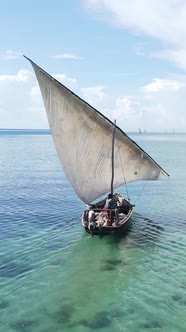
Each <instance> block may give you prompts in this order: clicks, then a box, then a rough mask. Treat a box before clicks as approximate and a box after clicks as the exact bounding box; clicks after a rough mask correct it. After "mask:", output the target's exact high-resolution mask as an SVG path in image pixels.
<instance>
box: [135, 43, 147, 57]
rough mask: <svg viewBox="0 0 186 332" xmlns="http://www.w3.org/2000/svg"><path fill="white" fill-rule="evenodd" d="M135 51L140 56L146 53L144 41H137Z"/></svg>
mask: <svg viewBox="0 0 186 332" xmlns="http://www.w3.org/2000/svg"><path fill="white" fill-rule="evenodd" d="M135 53H136V55H140V56H144V55H145V49H144V43H142V42H141V43H136V48H135Z"/></svg>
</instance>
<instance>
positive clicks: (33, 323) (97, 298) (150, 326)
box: [0, 130, 186, 332]
mask: <svg viewBox="0 0 186 332" xmlns="http://www.w3.org/2000/svg"><path fill="white" fill-rule="evenodd" d="M129 136H130V137H131V138H132V139H133V140H135V141H136V142H137V143H138V144H139V145H140V146H141V147H142V148H143V149H144V150H145V151H146V152H148V153H149V154H150V155H151V156H152V158H154V159H155V160H156V161H157V162H158V163H159V164H160V165H161V166H162V167H163V168H164V169H165V170H166V171H167V172H168V173H169V174H170V177H169V178H167V179H165V180H161V181H155V182H151V181H148V182H138V183H132V184H129V185H128V186H127V189H128V193H129V196H130V199H131V203H133V204H135V211H134V214H133V217H132V221H131V225H130V227H129V229H128V232H127V233H126V234H125V235H121V236H105V237H102V238H99V237H96V236H95V237H91V236H89V235H88V234H87V233H85V231H84V229H83V228H82V226H81V222H80V218H81V214H82V212H83V209H84V207H85V206H84V204H83V203H81V201H79V199H78V198H77V197H76V195H75V194H74V192H73V191H72V189H71V187H70V185H69V183H68V181H67V180H66V178H65V176H64V173H63V170H62V168H61V166H60V163H59V160H58V157H57V155H56V151H55V148H54V144H53V141H52V137H51V135H50V132H49V131H38V130H34V131H32V130H29V131H25V130H21V131H19V130H13V131H12V130H1V131H0V175H1V180H0V332H13V331H18V332H31V331H33V332H61V331H62V332H91V331H98V332H99V331H100V332H101V331H102V332H115V331H123V332H125V331H126V332H128V331H129V332H150V331H153V332H156V331H157V332H159V331H161V332H182V331H183V332H185V331H186V319H185V313H186V254H185V252H186V134H177V133H176V134H173V133H170V134H149V133H147V134H138V133H136V134H135V133H131V134H130V133H129ZM118 191H119V192H120V193H121V194H123V195H126V190H125V187H121V188H120V190H118Z"/></svg>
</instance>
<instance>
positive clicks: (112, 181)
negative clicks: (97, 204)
mask: <svg viewBox="0 0 186 332" xmlns="http://www.w3.org/2000/svg"><path fill="white" fill-rule="evenodd" d="M115 133H116V120H114V129H113V135H112V177H111V190H110V192H111V194H112V195H113V183H114V138H115Z"/></svg>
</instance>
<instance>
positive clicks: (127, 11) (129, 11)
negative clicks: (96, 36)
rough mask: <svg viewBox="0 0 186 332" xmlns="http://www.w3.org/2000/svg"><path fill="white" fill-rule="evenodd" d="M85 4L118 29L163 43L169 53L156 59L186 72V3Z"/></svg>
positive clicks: (118, 0)
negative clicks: (167, 62)
mask: <svg viewBox="0 0 186 332" xmlns="http://www.w3.org/2000/svg"><path fill="white" fill-rule="evenodd" d="M84 3H85V6H86V7H88V8H89V9H90V10H91V13H92V9H94V10H95V11H97V12H100V11H101V12H102V13H103V15H102V17H104V19H105V17H107V18H108V19H110V21H111V23H112V24H113V23H114V24H115V26H117V27H121V28H124V29H129V30H131V31H133V32H137V33H141V34H144V35H147V36H150V37H153V38H155V39H157V40H159V41H161V42H163V43H164V45H165V46H166V48H167V50H165V51H164V52H157V53H156V55H158V56H159V57H163V58H166V59H168V60H169V61H173V62H174V63H175V64H176V65H177V66H179V67H181V68H183V69H186V38H185V36H186V24H185V22H186V1H185V0H164V1H162V0H151V1H149V0H130V1H128V0H114V1H113V0H86V1H84ZM99 17H100V16H99ZM140 52H141V50H140Z"/></svg>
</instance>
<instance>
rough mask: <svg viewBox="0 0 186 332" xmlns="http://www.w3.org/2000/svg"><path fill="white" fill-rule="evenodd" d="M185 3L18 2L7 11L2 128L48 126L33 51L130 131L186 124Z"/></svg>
mask: <svg viewBox="0 0 186 332" xmlns="http://www.w3.org/2000/svg"><path fill="white" fill-rule="evenodd" d="M185 22H186V2H185V1H183V0H164V1H160V0H130V1H128V0H68V1H67V0H61V1H60V0H53V1H43V0H40V1H35V0H32V1H31V2H27V1H21V0H17V1H11V0H9V1H8V0H7V1H6V2H3V3H2V4H1V11H0V40H1V44H0V128H48V122H47V117H46V114H45V111H44V106H43V102H42V99H41V95H40V91H39V88H38V85H37V82H36V79H35V76H34V73H33V70H32V67H31V65H30V63H29V62H28V61H27V60H26V59H25V58H24V57H23V56H22V55H23V54H25V55H27V56H28V57H29V58H31V59H32V60H33V61H34V62H36V63H37V64H38V65H40V66H41V67H42V68H43V69H45V70H46V71H47V72H49V73H50V74H51V75H54V76H55V77H56V78H57V79H58V80H59V81H61V82H62V83H64V84H65V85H67V86H68V87H69V88H70V89H71V90H73V91H74V92H75V93H77V94H78V95H80V96H81V97H82V98H84V99H85V100H87V101H88V102H89V103H90V104H92V105H93V106H94V107H95V108H97V109H99V111H101V112H102V113H104V114H105V115H106V116H108V117H109V118H110V119H111V120H114V119H115V118H116V120H117V124H118V125H119V126H120V127H121V128H122V129H123V130H124V131H138V128H141V129H142V130H144V129H145V130H147V131H163V132H165V131H170V132H172V130H173V129H174V130H176V131H184V132H185V131H186V116H185V113H186V72H185V70H186V39H185V35H186V24H185Z"/></svg>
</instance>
